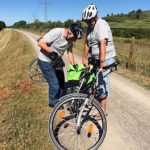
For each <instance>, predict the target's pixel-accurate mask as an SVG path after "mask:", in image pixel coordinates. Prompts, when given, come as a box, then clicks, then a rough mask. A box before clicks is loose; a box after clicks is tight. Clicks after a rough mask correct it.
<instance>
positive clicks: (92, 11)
mask: <svg viewBox="0 0 150 150" xmlns="http://www.w3.org/2000/svg"><path fill="white" fill-rule="evenodd" d="M97 14H98V10H97V8H96V6H95V5H93V4H90V5H89V6H88V7H86V8H85V9H84V10H83V13H82V19H83V20H90V19H92V18H95V17H96V16H97Z"/></svg>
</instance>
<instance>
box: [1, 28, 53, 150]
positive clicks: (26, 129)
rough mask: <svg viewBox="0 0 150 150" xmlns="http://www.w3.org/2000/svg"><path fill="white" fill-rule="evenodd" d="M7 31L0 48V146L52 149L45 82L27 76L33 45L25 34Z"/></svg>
mask: <svg viewBox="0 0 150 150" xmlns="http://www.w3.org/2000/svg"><path fill="white" fill-rule="evenodd" d="M5 32H7V31H5ZM11 32H12V33H11V37H10V41H9V43H8V44H7V45H6V47H5V48H4V49H3V50H1V51H0V66H1V67H0V81H1V82H0V113H1V118H0V126H1V132H0V133H1V136H0V149H2V150H25V149H28V150H29V149H30V150H47V149H51V150H52V149H54V148H53V146H52V144H51V141H50V140H49V135H48V119H49V114H50V108H49V107H48V106H47V85H46V84H33V83H32V82H30V81H29V80H28V76H27V68H28V64H29V62H30V61H31V60H32V59H33V58H34V57H35V56H36V55H35V52H34V49H33V47H32V46H31V45H29V43H28V39H27V38H26V37H24V36H23V35H21V34H20V33H18V32H16V31H12V30H11ZM1 40H3V38H2V39H1ZM3 42H5V41H3Z"/></svg>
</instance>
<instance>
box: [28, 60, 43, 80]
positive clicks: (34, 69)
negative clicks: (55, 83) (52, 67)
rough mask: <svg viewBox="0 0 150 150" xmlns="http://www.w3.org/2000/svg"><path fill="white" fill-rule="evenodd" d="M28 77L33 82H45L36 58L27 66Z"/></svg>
mask: <svg viewBox="0 0 150 150" xmlns="http://www.w3.org/2000/svg"><path fill="white" fill-rule="evenodd" d="M28 76H29V79H30V80H31V81H33V82H45V81H46V80H45V78H44V76H43V74H42V71H41V69H40V67H39V65H38V58H35V59H33V60H32V61H31V62H30V64H29V66H28Z"/></svg>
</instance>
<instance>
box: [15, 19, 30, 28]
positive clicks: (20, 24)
mask: <svg viewBox="0 0 150 150" xmlns="http://www.w3.org/2000/svg"><path fill="white" fill-rule="evenodd" d="M26 25H27V22H26V21H24V20H22V21H19V22H15V23H14V24H13V27H15V28H24V27H26Z"/></svg>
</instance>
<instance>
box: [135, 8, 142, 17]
mask: <svg viewBox="0 0 150 150" xmlns="http://www.w3.org/2000/svg"><path fill="white" fill-rule="evenodd" d="M141 14H142V10H141V9H138V10H137V11H136V18H137V19H139V18H140V16H141Z"/></svg>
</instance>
